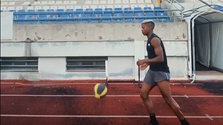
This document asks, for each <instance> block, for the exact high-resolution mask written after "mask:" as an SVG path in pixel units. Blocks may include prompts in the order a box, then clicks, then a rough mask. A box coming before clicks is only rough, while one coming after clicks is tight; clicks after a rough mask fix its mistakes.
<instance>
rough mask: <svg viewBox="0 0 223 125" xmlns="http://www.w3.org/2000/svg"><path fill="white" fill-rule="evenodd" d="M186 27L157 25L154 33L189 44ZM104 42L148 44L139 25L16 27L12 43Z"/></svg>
mask: <svg viewBox="0 0 223 125" xmlns="http://www.w3.org/2000/svg"><path fill="white" fill-rule="evenodd" d="M186 25H187V24H186V23H181V22H180V23H156V28H155V32H156V33H157V34H159V35H160V37H161V38H163V39H164V40H175V39H180V40H186V39H187V26H186ZM26 38H30V39H32V40H35V41H103V40H119V41H120V40H133V39H134V40H145V39H146V38H145V37H144V36H143V35H142V34H141V25H140V24H139V23H133V24H131V23H128V24H121V23H120V24H38V25H33V24H32V25H14V33H13V39H12V40H11V41H13V42H14V41H24V40H26Z"/></svg>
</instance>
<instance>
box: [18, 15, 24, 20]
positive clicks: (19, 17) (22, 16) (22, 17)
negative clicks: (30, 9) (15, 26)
mask: <svg viewBox="0 0 223 125" xmlns="http://www.w3.org/2000/svg"><path fill="white" fill-rule="evenodd" d="M25 19H26V15H18V16H17V18H16V20H18V21H24V20H25Z"/></svg>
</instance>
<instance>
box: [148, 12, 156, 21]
mask: <svg viewBox="0 0 223 125" xmlns="http://www.w3.org/2000/svg"><path fill="white" fill-rule="evenodd" d="M145 18H147V19H155V18H156V16H155V14H154V13H153V12H147V13H146V16H145Z"/></svg>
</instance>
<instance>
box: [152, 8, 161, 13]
mask: <svg viewBox="0 0 223 125" xmlns="http://www.w3.org/2000/svg"><path fill="white" fill-rule="evenodd" d="M153 10H154V11H155V12H163V9H162V8H161V7H154V8H153Z"/></svg>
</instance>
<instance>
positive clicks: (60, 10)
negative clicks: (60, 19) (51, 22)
mask: <svg viewBox="0 0 223 125" xmlns="http://www.w3.org/2000/svg"><path fill="white" fill-rule="evenodd" d="M56 11H57V12H64V9H56Z"/></svg>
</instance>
